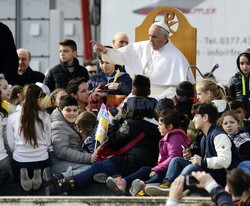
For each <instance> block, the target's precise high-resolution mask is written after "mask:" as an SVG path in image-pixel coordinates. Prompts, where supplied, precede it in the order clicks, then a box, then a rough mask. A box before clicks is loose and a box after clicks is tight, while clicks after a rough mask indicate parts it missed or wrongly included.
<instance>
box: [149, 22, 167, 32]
mask: <svg viewBox="0 0 250 206" xmlns="http://www.w3.org/2000/svg"><path fill="white" fill-rule="evenodd" d="M152 25H157V26H159V27H161V28H163V29H165V30H166V31H167V32H168V33H169V32H170V30H169V27H168V25H167V24H165V23H164V22H161V21H157V22H154V23H153V24H152Z"/></svg>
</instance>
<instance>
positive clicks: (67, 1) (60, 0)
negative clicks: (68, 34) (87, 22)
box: [56, 0, 81, 19]
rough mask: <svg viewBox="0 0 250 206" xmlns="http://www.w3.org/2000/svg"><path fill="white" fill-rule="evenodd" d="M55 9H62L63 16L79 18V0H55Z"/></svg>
mask: <svg viewBox="0 0 250 206" xmlns="http://www.w3.org/2000/svg"><path fill="white" fill-rule="evenodd" d="M56 9H59V10H62V11H63V13H64V14H63V15H64V18H66V19H67V18H70V19H71V18H74V19H75V18H77V19H80V18H81V0H56Z"/></svg>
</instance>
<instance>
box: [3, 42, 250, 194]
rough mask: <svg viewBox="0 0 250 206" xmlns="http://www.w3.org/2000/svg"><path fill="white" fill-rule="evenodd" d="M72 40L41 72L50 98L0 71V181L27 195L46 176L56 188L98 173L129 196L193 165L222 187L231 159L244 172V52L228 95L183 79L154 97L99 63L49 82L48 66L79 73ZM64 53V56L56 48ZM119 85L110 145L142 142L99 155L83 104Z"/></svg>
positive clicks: (248, 56)
mask: <svg viewBox="0 0 250 206" xmlns="http://www.w3.org/2000/svg"><path fill="white" fill-rule="evenodd" d="M70 43H72V42H71V41H66V42H63V43H60V45H61V46H60V47H61V50H62V51H60V52H61V53H62V55H61V61H62V64H61V65H58V66H57V67H55V68H54V69H53V70H52V71H51V72H49V74H48V75H47V77H46V81H45V83H46V82H47V83H48V82H49V83H48V86H49V88H50V89H51V88H55V89H54V90H53V91H51V94H45V92H44V91H43V89H42V88H41V87H39V86H37V85H35V84H28V85H25V86H24V87H21V86H18V85H14V86H13V87H12V88H11V89H10V88H9V85H8V82H7V81H6V80H5V79H4V77H0V94H1V96H0V102H1V104H0V120H1V121H0V183H4V182H12V181H19V180H20V183H21V186H22V188H23V189H24V190H25V191H30V190H32V189H33V190H38V189H39V188H40V186H41V184H42V183H43V182H46V181H49V179H50V178H52V179H53V182H54V184H55V187H56V188H57V190H58V191H59V192H64V191H68V190H70V189H77V188H81V187H85V186H86V185H88V184H90V183H92V182H93V177H94V176H95V175H96V174H99V173H102V174H103V173H104V174H105V175H106V176H107V180H106V183H107V186H108V187H109V188H111V189H112V190H114V191H115V192H119V193H122V194H125V193H127V192H128V191H129V192H130V194H131V195H133V196H135V195H138V193H140V192H141V191H143V192H144V193H147V188H150V187H155V188H157V187H158V189H161V188H169V187H170V185H171V184H172V183H173V182H174V181H175V179H176V178H177V177H178V176H187V175H191V174H192V172H194V171H205V172H206V173H209V174H210V175H211V176H212V177H213V179H214V180H215V181H216V182H217V183H218V184H220V185H221V186H225V185H226V183H227V179H226V177H227V173H228V171H230V170H231V169H233V168H237V166H238V165H239V168H241V169H242V170H244V171H245V172H246V173H248V174H249V171H250V164H249V163H250V152H249V151H250V150H249V147H250V133H249V132H250V123H249V120H247V118H249V96H250V92H249V74H250V53H249V52H244V53H242V54H240V55H239V57H238V58H237V66H238V68H239V73H238V74H236V75H235V76H234V77H232V79H231V80H230V85H229V90H230V91H231V92H232V96H231V97H230V98H229V97H228V96H229V95H230V94H227V93H226V92H225V90H224V89H223V88H222V87H221V86H218V84H217V83H216V82H215V81H214V80H211V79H203V80H202V81H200V82H198V83H197V84H196V88H195V89H194V88H193V85H192V84H191V83H190V82H187V81H184V82H181V83H180V84H179V85H178V86H177V88H176V96H175V98H174V99H169V98H164V99H160V100H156V99H154V98H152V97H149V96H150V81H149V78H147V77H145V76H143V75H137V76H136V77H135V78H134V80H133V82H131V79H130V77H129V76H128V74H126V73H124V72H121V73H120V72H118V71H115V70H114V68H115V67H114V65H109V63H108V62H104V61H103V60H102V59H100V66H101V69H102V70H103V72H102V73H101V74H96V75H99V76H93V77H91V78H90V80H89V81H87V79H86V78H84V77H81V76H80V77H78V78H72V79H71V80H69V81H68V82H67V84H66V85H64V84H65V83H66V82H63V84H62V82H61V84H58V85H64V87H63V88H60V87H57V83H56V81H59V80H58V79H53V78H54V76H53V71H54V70H56V69H57V70H60V69H62V68H65V67H67V69H68V70H69V73H70V74H71V75H72V76H74V74H75V73H74V65H73V66H71V67H70V66H69V65H67V62H71V63H72V64H73V62H75V64H76V65H77V68H78V69H80V67H79V65H78V62H77V61H76V58H75V51H76V48H75V47H74V46H72V45H71V44H70ZM68 50H70V51H69V52H70V55H69V57H67V56H66V57H67V58H66V57H65V56H64V55H63V53H67V51H68ZM61 67H62V68H61ZM111 67H112V68H111ZM109 70H110V71H109ZM116 74H117V75H118V76H117V77H115V76H116ZM52 77H53V78H52ZM125 77H126V78H125ZM123 78H125V80H124V81H123V80H122V79H123ZM100 79H101V80H102V82H101V83H103V82H105V85H107V88H106V89H104V91H100V90H99V89H98V85H99V83H100V82H99V80H100ZM113 79H116V81H113ZM117 80H118V81H117ZM107 83H108V84H107ZM94 84H95V85H97V84H98V85H97V86H96V87H95V86H93V85H94ZM129 84H131V85H129ZM89 86H92V87H91V89H92V91H91V93H90V91H89V90H88V88H89ZM112 86H113V87H114V88H113V87H112ZM106 90H107V91H106ZM109 90H110V91H109ZM112 90H115V91H113V92H112ZM119 91H120V93H121V94H126V95H127V94H129V93H130V92H131V94H132V96H131V97H130V98H128V99H127V100H126V101H125V103H124V105H123V106H122V108H119V111H118V114H113V115H112V112H111V110H110V112H108V116H109V121H110V123H109V128H108V132H107V137H108V138H109V142H110V144H111V146H112V147H113V148H114V149H121V148H122V147H124V146H126V145H128V144H130V142H132V141H133V140H134V139H137V137H138V136H140V135H142V138H141V139H140V140H139V142H137V143H135V144H134V145H133V146H132V147H130V148H128V149H127V150H125V151H124V152H123V153H122V154H119V155H117V156H112V157H109V158H107V159H106V160H103V161H98V150H99V147H97V143H96V139H95V134H96V131H97V125H98V120H97V116H96V115H95V114H94V113H93V112H92V108H91V102H92V103H93V100H94V102H95V101H96V100H98V99H99V98H105V95H103V94H101V93H103V92H107V93H109V94H113V93H114V94H117V92H118V93H119ZM195 94H196V95H195ZM228 99H231V101H227V100H228ZM104 102H105V101H104ZM197 102H198V103H197ZM194 145H195V146H194ZM194 148H195V149H194ZM158 156H159V159H158ZM113 175H119V176H118V177H113ZM48 176H51V177H49V178H48ZM150 183H158V184H159V186H151V185H150Z"/></svg>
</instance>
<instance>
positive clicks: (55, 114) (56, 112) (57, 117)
mask: <svg viewBox="0 0 250 206" xmlns="http://www.w3.org/2000/svg"><path fill="white" fill-rule="evenodd" d="M56 121H60V122H61V121H62V122H65V123H66V124H67V125H69V126H70V127H72V128H73V127H74V124H73V123H69V122H68V121H66V119H65V118H64V117H63V115H62V113H61V112H60V111H59V109H58V108H56V109H54V111H53V112H52V114H51V122H56Z"/></svg>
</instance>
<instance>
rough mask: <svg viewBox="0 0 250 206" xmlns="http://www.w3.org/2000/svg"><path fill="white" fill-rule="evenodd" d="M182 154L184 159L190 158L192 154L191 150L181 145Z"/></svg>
mask: <svg viewBox="0 0 250 206" xmlns="http://www.w3.org/2000/svg"><path fill="white" fill-rule="evenodd" d="M182 155H183V158H184V159H185V160H190V159H191V157H192V154H191V152H190V151H189V149H185V148H184V147H183V150H182Z"/></svg>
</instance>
